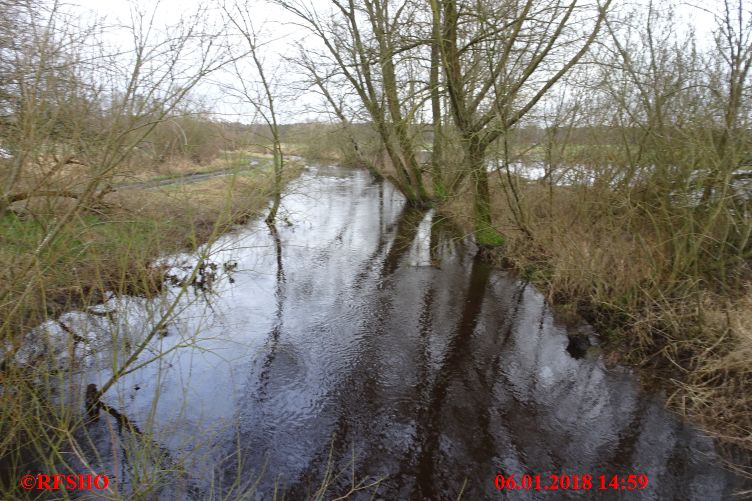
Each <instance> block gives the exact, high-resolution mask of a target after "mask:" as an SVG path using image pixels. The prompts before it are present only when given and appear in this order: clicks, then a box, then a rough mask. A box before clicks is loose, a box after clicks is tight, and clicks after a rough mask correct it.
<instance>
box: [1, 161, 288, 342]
mask: <svg viewBox="0 0 752 501" xmlns="http://www.w3.org/2000/svg"><path fill="white" fill-rule="evenodd" d="M252 160H253V162H252V163H254V167H253V168H252V169H247V168H245V164H248V163H249V161H248V160H246V161H245V162H244V168H243V169H240V168H239V166H238V165H237V161H236V159H234V158H233V161H232V162H222V161H220V162H217V163H214V164H212V165H211V166H192V165H188V164H184V165H181V166H180V168H177V167H175V166H173V167H172V171H173V172H171V173H170V177H169V180H171V181H173V182H165V179H166V178H165V174H164V173H156V172H152V175H149V174H148V173H146V172H142V173H138V175H137V176H136V177H135V179H138V180H139V181H137V183H138V184H137V185H133V184H131V185H128V184H125V183H123V184H121V185H116V186H117V187H116V188H115V189H114V191H112V192H111V193H109V194H107V196H106V197H104V198H103V200H102V201H101V203H100V204H99V206H98V207H96V208H92V209H91V210H87V211H85V212H83V213H81V214H80V215H79V216H78V217H77V218H76V219H75V220H74V221H73V222H72V223H71V224H69V225H66V226H65V227H64V228H63V230H62V232H63V233H62V235H61V236H60V237H59V238H58V239H57V240H56V241H55V242H54V243H53V245H52V246H51V247H50V249H49V250H47V251H46V252H44V253H43V254H42V255H41V256H40V258H39V262H38V263H36V264H35V271H34V272H33V273H32V276H31V278H30V280H32V281H34V282H35V284H34V287H33V291H31V292H30V293H28V292H27V293H26V295H25V296H23V297H21V295H22V293H23V291H24V290H26V285H27V282H26V281H24V282H20V281H19V280H18V277H17V276H16V271H17V270H18V269H21V268H22V266H21V265H20V263H23V262H25V259H26V258H25V256H28V255H30V254H31V253H32V252H33V250H34V248H35V247H36V245H38V243H39V240H40V239H41V238H42V237H43V236H44V235H45V232H46V231H47V229H48V227H49V226H50V225H51V224H52V223H53V222H54V221H55V220H56V218H57V217H58V215H59V214H60V213H62V212H63V211H65V210H66V209H67V208H68V207H69V204H70V203H72V202H71V201H70V200H66V199H55V200H46V199H40V200H33V201H32V204H33V205H32V204H29V205H27V206H25V207H18V208H15V207H14V209H15V210H14V211H9V212H8V213H6V214H5V216H4V217H3V218H2V219H1V220H0V283H3V284H4V287H5V288H7V290H4V291H3V294H5V295H6V296H7V298H6V301H4V302H3V305H2V307H0V316H1V317H2V318H3V323H4V326H3V330H4V331H8V332H10V331H23V330H28V329H29V328H32V327H34V326H35V325H38V324H39V323H40V322H42V321H44V320H45V319H46V318H49V317H54V316H55V315H57V314H59V313H60V312H63V311H66V310H70V309H72V308H75V307H80V306H81V305H87V304H96V303H97V302H100V301H101V300H102V298H103V297H104V296H105V294H106V293H107V292H109V291H112V292H115V293H128V294H136V295H149V294H151V293H153V292H156V291H158V290H159V289H160V287H161V282H162V278H163V277H161V276H159V270H156V269H154V267H153V266H152V263H153V262H154V260H155V259H156V258H158V257H159V256H162V255H166V254H170V253H174V252H178V251H181V250H195V249H196V248H197V247H198V246H200V245H202V244H203V243H205V242H206V241H207V239H208V238H209V237H210V236H211V235H215V236H216V235H221V234H222V233H224V232H226V231H227V230H228V229H229V228H230V227H232V226H233V225H235V224H238V223H241V222H244V221H246V220H248V219H249V218H251V217H253V216H254V215H257V214H259V213H260V212H261V211H262V210H263V209H264V207H266V204H267V202H268V199H269V196H270V195H271V193H272V190H273V176H272V172H271V161H270V160H268V159H266V158H265V157H264V156H262V155H254V156H252ZM234 169H237V172H234ZM230 171H233V172H230ZM300 171H301V165H299V164H297V163H295V162H291V163H289V164H288V169H287V172H286V175H285V176H286V182H287V181H289V180H290V179H293V178H295V177H297V175H299V173H300ZM197 172H198V173H207V172H208V173H214V175H210V176H208V177H206V178H201V179H198V180H196V181H195V182H181V181H182V180H185V179H187V178H186V176H192V175H194V176H195V173H197ZM217 173H220V174H221V176H220V175H217ZM129 179H131V180H133V177H132V176H129ZM155 181H156V182H157V183H156V184H150V183H153V182H155ZM17 301H22V302H23V304H21V305H19V304H18V302H17Z"/></svg>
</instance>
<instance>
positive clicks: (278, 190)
mask: <svg viewBox="0 0 752 501" xmlns="http://www.w3.org/2000/svg"><path fill="white" fill-rule="evenodd" d="M283 162H284V156H283V154H282V145H281V144H280V142H279V141H277V140H275V141H274V193H273V194H272V207H271V209H269V214H268V215H267V216H266V224H269V225H272V224H274V221H275V219H276V218H277V211H278V210H279V204H280V201H281V198H282V167H283Z"/></svg>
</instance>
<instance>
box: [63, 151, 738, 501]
mask: <svg viewBox="0 0 752 501" xmlns="http://www.w3.org/2000/svg"><path fill="white" fill-rule="evenodd" d="M284 208H285V210H286V216H285V218H286V220H287V221H286V222H280V224H278V230H277V231H276V232H275V233H270V231H269V230H268V229H267V228H266V226H264V225H263V223H261V222H257V223H251V224H250V225H249V226H247V227H244V228H240V229H239V230H237V231H236V232H234V233H232V234H229V235H226V236H224V237H223V238H222V239H221V240H220V241H219V242H218V243H217V244H216V245H215V246H214V247H213V248H214V249H215V250H214V253H213V256H212V257H211V259H212V260H214V262H217V263H225V268H226V269H230V270H232V273H226V274H225V273H219V274H218V276H217V277H216V279H214V281H213V283H212V284H210V285H211V287H199V288H196V290H195V291H194V292H192V293H191V295H192V297H191V298H190V299H191V300H190V301H182V302H181V308H180V311H179V313H178V314H177V316H176V318H175V319H174V320H173V321H171V322H170V324H169V326H168V329H167V331H166V332H165V335H164V336H159V337H158V339H157V340H156V341H155V342H154V343H153V346H152V347H150V349H149V350H146V351H145V352H144V353H143V354H142V355H141V360H140V361H146V360H148V359H150V358H155V357H156V355H158V354H160V353H164V354H163V355H162V356H161V357H158V359H157V360H156V361H154V362H152V363H151V364H149V365H146V366H144V367H142V368H140V369H138V370H136V371H134V372H132V373H130V374H127V375H126V376H124V377H123V378H121V379H120V380H119V381H118V383H117V384H116V385H115V386H114V387H112V388H111V389H110V390H109V391H108V392H107V393H106V394H105V396H104V398H103V400H104V401H105V402H106V403H107V404H108V405H110V406H111V407H113V408H116V409H119V410H120V411H121V412H122V413H123V414H124V415H127V416H128V418H129V419H130V421H132V422H134V423H136V424H137V425H138V427H139V428H140V430H142V431H146V432H148V433H147V434H145V435H144V437H146V436H149V439H148V440H149V441H151V442H152V443H153V444H155V447H157V448H159V449H160V450H162V451H163V452H164V454H163V457H164V458H166V459H165V463H169V462H170V461H175V460H176V459H175V458H184V459H182V460H181V461H182V462H181V465H182V467H183V468H184V469H185V471H186V472H187V473H186V474H183V475H180V478H177V475H176V476H175V478H173V477H170V478H168V479H167V480H165V483H166V484H168V485H169V487H165V489H164V492H162V493H161V497H162V498H164V499H180V498H186V499H189V498H194V499H206V498H209V497H210V495H212V494H214V495H217V494H224V495H226V496H227V497H228V498H230V499H234V498H236V497H238V496H240V493H241V492H247V491H249V490H252V491H253V492H254V494H253V496H249V497H251V498H252V499H253V498H258V499H271V498H273V497H274V495H275V492H277V493H285V496H286V499H308V498H311V497H314V496H316V495H319V497H320V498H321V499H334V498H337V496H341V495H344V494H347V493H348V492H349V491H351V490H355V492H354V493H353V494H352V497H351V498H352V499H371V498H374V499H390V500H391V499H458V498H459V497H461V498H462V499H469V500H478V499H562V498H568V497H583V495H584V496H586V497H588V498H596V499H622V498H623V499H697V500H700V499H701V500H713V499H725V498H728V497H730V496H731V494H732V490H733V488H734V487H735V486H736V481H737V480H736V479H734V478H733V477H732V476H731V475H730V474H729V473H728V472H726V471H725V470H724V469H723V468H722V467H721V466H720V464H721V461H720V459H719V458H718V456H717V454H716V452H715V447H714V443H713V441H712V440H711V439H709V438H707V437H705V436H703V435H702V434H700V433H698V432H696V431H694V430H693V429H691V428H690V427H688V426H687V425H686V424H684V423H682V422H681V421H679V420H677V419H676V418H675V417H673V416H672V415H671V414H669V413H668V412H666V411H665V410H664V408H663V406H662V404H661V402H660V401H659V400H658V399H657V398H654V397H651V396H650V395H648V394H646V393H644V392H643V391H641V389H640V386H639V384H638V383H637V381H636V379H635V377H634V375H632V374H631V373H630V372H629V371H628V370H626V369H620V368H616V369H613V368H607V367H606V366H605V365H604V363H603V361H602V360H601V359H600V358H599V357H598V356H597V354H595V353H593V350H587V345H585V347H584V348H582V349H578V348H577V347H576V346H575V347H574V348H573V345H572V337H571V336H568V332H567V329H566V328H565V327H564V326H563V325H561V324H559V323H558V322H557V321H556V319H555V317H554V315H553V313H552V311H551V309H550V307H549V306H548V305H547V304H546V302H545V301H544V298H543V296H542V295H541V294H540V293H539V292H537V291H536V290H535V289H534V288H533V287H531V286H530V285H528V284H527V283H525V282H522V281H520V280H519V278H517V277H515V276H514V275H511V274H509V273H506V272H503V271H498V270H494V269H492V268H490V267H489V266H487V265H486V264H485V263H484V262H483V261H480V260H478V259H476V258H475V257H474V252H473V246H472V244H471V243H468V242H465V241H463V240H462V239H461V238H458V237H457V236H456V234H452V232H451V231H449V230H448V229H446V228H444V226H445V225H444V224H443V223H442V222H441V221H440V220H439V219H440V218H439V216H438V215H437V214H435V213H433V212H432V211H420V210H416V209H411V208H408V207H407V206H406V205H405V202H404V199H403V198H402V196H401V195H400V194H399V193H397V192H396V191H395V190H394V189H393V187H392V186H390V185H389V184H388V183H386V182H383V181H376V180H373V179H372V178H371V177H370V175H369V174H368V173H367V172H365V171H361V170H350V169H345V168H339V167H325V166H322V167H311V168H310V169H309V170H308V171H307V172H306V173H305V174H304V175H303V176H302V177H301V178H300V179H299V180H298V181H296V182H295V183H293V184H292V185H291V186H290V188H289V189H288V190H287V194H286V197H285V198H284ZM227 263H230V264H229V265H227ZM236 264H237V267H236V266H235V265H236ZM220 270H221V264H220ZM206 289H211V290H206ZM172 294H174V291H172ZM168 296H169V293H168ZM159 307H160V305H159V304H157V303H156V302H155V301H147V300H136V299H129V300H126V301H120V304H119V308H125V309H126V310H125V311H126V313H125V314H122V315H119V320H118V322H119V324H120V327H121V329H130V330H132V331H133V332H143V331H144V325H143V323H144V322H148V321H149V320H148V319H149V318H152V317H153V311H154V310H155V309H158V308H159ZM121 311H122V310H121ZM71 321H72V319H71ZM81 321H83V320H81ZM88 321H89V322H90V323H91V321H90V320H88ZM165 352H166V353H165ZM140 361H139V362H140ZM97 363H98V364H100V365H99V367H96V364H95V366H94V367H92V371H91V372H89V375H88V376H86V378H87V379H86V380H85V381H84V383H91V382H95V383H97V384H98V385H100V386H101V385H102V384H103V383H104V382H105V381H106V380H107V379H108V377H109V376H110V375H111V367H112V359H111V355H110V356H109V357H102V358H100V359H99V361H98V362H97ZM113 429H114V426H113V420H112V419H109V418H103V419H100V420H99V421H98V422H96V423H94V424H91V425H88V428H87V433H88V434H89V435H90V436H91V437H93V441H91V443H92V444H94V445H92V449H94V448H96V449H97V457H98V458H99V460H98V463H97V462H95V464H96V465H97V466H98V467H99V468H100V469H101V470H102V471H109V472H110V474H111V475H112V476H113V477H116V478H119V479H120V480H119V481H120V482H125V483H130V484H132V488H133V489H134V490H137V489H138V485H137V484H138V480H137V478H136V476H135V475H134V473H133V472H132V470H130V471H128V468H127V467H126V466H125V465H126V463H128V462H129V461H132V458H130V459H129V457H128V455H127V454H126V453H125V452H124V451H125V445H123V444H125V442H127V440H126V439H125V438H123V437H122V434H120V435H118V434H117V433H116V431H115V432H113ZM113 434H115V435H118V436H119V437H120V439H122V443H119V444H116V443H115V441H114V440H113V438H112V437H113ZM120 439H119V440H120ZM142 440H146V439H145V438H142ZM142 445H143V444H142ZM95 446H96V447H95ZM162 467H163V468H167V466H165V465H164V464H163V465H162ZM499 474H503V475H504V476H505V477H509V476H511V475H512V474H514V475H515V477H514V478H515V480H516V483H517V484H519V483H521V481H522V479H523V475H530V477H527V479H526V480H528V481H530V482H531V484H529V485H528V486H527V487H528V488H526V489H521V490H510V488H509V484H508V483H507V484H506V488H505V489H504V490H498V489H497V487H498V486H499V479H498V478H497V475H499ZM630 474H631V475H643V477H639V478H640V483H639V484H637V488H635V489H634V490H633V489H632V488H633V487H634V486H635V484H630V483H629V480H628V478H629V477H628V475H630ZM552 475H554V476H557V477H558V481H557V480H554V478H555V477H552ZM586 475H589V476H590V477H588V478H590V479H591V480H592V487H590V488H589V489H588V492H587V493H583V485H584V484H585V483H586V481H585V478H586V477H585V476H586ZM601 475H603V476H604V477H603V479H601V477H600V476H601ZM614 475H618V476H619V477H618V478H617V483H616V484H614V483H613V482H612V481H613V478H614ZM537 476H539V477H537ZM564 476H567V477H568V478H567V480H566V482H567V484H568V488H566V489H564V488H563V487H564V482H565V481H564ZM575 477H576V478H575ZM538 482H539V484H538V485H536V484H537V483H538ZM602 482H605V486H604V485H602ZM554 483H559V487H560V489H558V490H557V491H556V492H550V490H551V488H552V487H554V485H553V484H554ZM575 483H576V484H578V485H579V490H574V487H575V485H576V484H575ZM353 487H354V489H353ZM501 487H505V485H504V483H502V484H501ZM601 487H605V489H603V490H601ZM546 488H548V489H546ZM547 490H548V491H549V492H546V491H547ZM278 495H279V494H278Z"/></svg>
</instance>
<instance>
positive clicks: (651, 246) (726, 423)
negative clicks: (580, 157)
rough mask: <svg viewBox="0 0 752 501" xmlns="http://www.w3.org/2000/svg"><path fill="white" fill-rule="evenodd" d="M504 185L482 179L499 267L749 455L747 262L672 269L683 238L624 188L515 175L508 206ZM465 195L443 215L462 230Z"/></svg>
mask: <svg viewBox="0 0 752 501" xmlns="http://www.w3.org/2000/svg"><path fill="white" fill-rule="evenodd" d="M493 176H496V174H494V175H493ZM504 182H508V180H503V181H501V182H494V183H493V197H492V199H493V216H494V221H495V222H496V224H497V227H498V228H499V230H500V231H501V232H502V233H503V234H504V235H505V236H506V237H507V240H506V244H505V246H504V248H503V249H502V250H501V252H500V253H499V256H500V261H501V262H503V264H504V265H505V266H510V267H512V268H513V269H515V270H517V271H518V272H519V273H520V274H521V276H523V277H524V278H526V279H529V280H530V281H531V282H533V283H534V284H535V285H536V286H537V287H539V288H540V290H542V291H543V292H544V293H545V294H546V295H547V296H548V299H549V300H550V301H551V302H552V303H553V304H555V305H556V307H557V309H558V310H559V312H560V314H561V316H562V318H565V319H566V318H568V317H569V318H571V319H572V320H575V318H576V317H584V318H585V319H586V320H588V321H589V322H591V323H592V324H593V325H594V326H595V327H596V328H597V330H598V331H599V332H600V334H601V335H602V336H603V338H604V340H605V347H606V351H607V357H608V360H609V361H611V362H614V363H615V362H622V363H628V364H632V365H635V366H638V367H641V368H644V369H646V370H644V371H642V374H643V375H644V376H645V378H644V380H645V381H646V382H651V383H658V386H659V387H660V388H661V389H664V390H665V391H666V394H667V403H668V406H669V407H670V408H671V409H673V410H675V411H676V412H678V413H679V414H681V415H683V416H686V417H687V418H689V419H690V420H692V421H693V422H695V423H697V424H699V425H700V426H701V427H703V428H705V429H706V430H708V431H709V432H711V433H712V434H714V435H716V436H718V437H720V438H722V439H723V440H725V441H727V442H731V443H734V444H736V445H739V446H741V447H743V448H746V449H748V450H752V398H751V397H750V395H749V392H748V391H747V388H749V387H750V384H752V364H750V359H752V285H751V282H750V278H751V277H752V273H750V271H752V270H750V267H749V262H748V261H746V262H745V261H744V260H743V258H741V257H740V259H739V261H738V262H736V263H733V267H732V266H731V265H730V264H729V263H727V265H728V266H729V269H728V270H725V271H727V275H726V279H725V280H723V281H719V280H715V281H714V280H713V279H712V277H713V276H715V277H717V276H718V272H717V270H715V265H716V262H714V261H713V260H712V257H711V256H706V257H705V258H703V259H704V260H705V261H702V260H701V261H700V263H699V264H697V263H695V264H694V265H692V266H688V265H687V266H684V265H685V262H683V261H682V260H681V259H680V258H679V257H678V252H677V251H676V250H675V249H676V248H677V247H679V246H684V245H686V246H689V245H691V244H693V243H694V241H693V238H694V237H692V236H690V235H687V234H684V233H681V232H680V231H678V230H676V229H675V228H673V227H671V226H670V225H669V223H667V222H665V221H662V220H660V218H661V217H662V214H660V213H658V212H657V211H652V212H646V211H643V210H641V206H640V204H639V203H638V202H639V201H638V200H636V195H635V193H629V194H628V195H629V196H630V197H635V199H628V198H627V197H625V196H624V195H623V194H619V193H616V192H613V191H610V190H603V189H598V187H595V186H548V185H541V184H538V183H535V182H526V181H524V180H521V179H516V180H513V182H514V183H515V185H516V188H517V190H518V193H517V194H518V197H519V200H520V203H519V206H516V205H513V203H512V202H511V201H510V200H512V201H513V198H512V197H510V195H509V193H508V192H505V191H504V188H503V186H504V185H503V183H504ZM507 189H508V184H507ZM468 200H470V198H469V197H466V196H465V197H463V196H461V195H460V196H457V197H454V198H453V199H451V200H449V201H448V202H447V203H446V204H445V205H444V207H443V210H444V211H445V212H446V213H447V214H448V215H449V216H450V217H451V218H452V219H454V220H456V221H458V222H459V223H460V224H461V226H462V227H463V228H465V229H466V231H467V232H468V233H470V232H471V231H472V228H473V226H472V218H471V215H472V209H471V207H470V206H469V203H468ZM513 208H514V210H513ZM674 216H675V217H674V218H673V219H672V222H673V221H676V222H677V224H679V223H681V224H687V222H688V221H691V219H689V217H690V215H689V214H678V215H674ZM520 227H523V228H524V231H522V230H521V229H520Z"/></svg>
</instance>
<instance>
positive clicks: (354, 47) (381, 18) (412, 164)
mask: <svg viewBox="0 0 752 501" xmlns="http://www.w3.org/2000/svg"><path fill="white" fill-rule="evenodd" d="M277 3H278V4H279V5H281V6H283V7H284V8H285V9H287V10H288V11H289V12H291V13H293V14H294V15H296V16H297V17H298V18H299V19H300V21H301V24H302V25H303V26H304V27H305V28H306V29H307V30H309V32H310V33H312V34H313V35H314V36H315V37H316V38H317V39H318V40H320V41H321V43H322V44H323V47H324V51H323V52H322V53H320V54H317V55H316V56H317V59H318V62H317V64H321V65H326V66H329V67H333V68H336V74H337V75H338V76H340V77H341V81H342V82H344V83H345V84H346V85H347V86H348V88H350V89H352V90H353V92H354V93H355V94H356V95H357V97H358V99H359V100H360V101H361V102H362V104H363V106H364V107H365V109H366V110H367V112H368V116H369V119H370V121H371V122H372V124H373V126H374V127H375V129H376V131H377V132H378V134H379V137H380V138H381V140H382V142H383V146H384V149H385V150H386V157H387V158H386V159H385V160H386V161H388V162H389V163H390V164H391V166H392V167H393V174H391V173H387V174H386V177H388V178H389V179H391V180H392V181H393V182H394V183H395V185H396V186H397V187H398V188H399V189H400V191H402V193H403V194H404V195H405V197H406V198H407V199H408V203H410V204H413V205H423V204H426V203H427V202H429V200H430V198H431V195H430V193H429V192H428V190H426V188H425V186H424V181H423V172H422V167H421V165H420V163H419V161H418V158H417V156H416V149H417V148H416V144H415V140H414V138H413V132H414V131H413V128H412V125H413V124H414V119H415V114H416V112H417V106H421V105H422V103H423V101H424V100H425V97H418V98H417V99H416V95H415V94H416V93H418V92H423V93H425V90H426V86H420V88H419V89H418V88H416V87H415V85H414V84H415V82H410V79H409V77H407V78H405V76H406V75H409V74H410V71H408V69H407V68H408V66H409V64H410V63H411V62H412V61H413V60H412V59H411V58H410V57H408V56H407V54H408V53H410V51H416V50H421V49H422V48H423V47H424V46H425V39H426V38H427V37H423V38H420V37H418V39H417V40H411V41H410V40H406V39H405V38H404V36H403V32H407V31H408V29H415V27H416V24H415V23H414V22H413V21H414V19H415V16H416V15H417V13H416V9H418V6H417V5H416V4H413V3H411V2H407V1H404V2H401V3H393V2H391V1H389V0H363V1H362V2H356V1H355V0H344V1H340V0H333V2H332V4H333V6H334V10H333V15H332V16H331V17H325V16H323V15H322V14H321V13H320V12H318V11H317V10H316V9H315V8H314V6H313V5H312V4H310V3H307V2H305V1H304V0H278V2H277ZM332 81H333V80H331V79H329V80H328V83H329V84H331V82H332ZM319 82H320V83H322V84H326V83H327V80H324V79H320V80H319ZM328 93H329V94H330V96H331V95H333V94H332V92H331V91H328ZM416 103H418V104H416Z"/></svg>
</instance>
